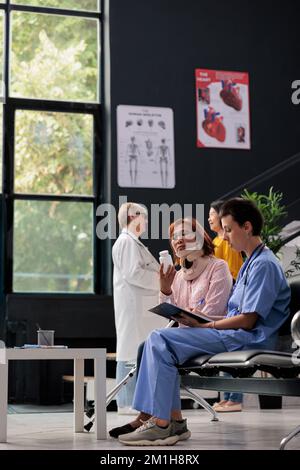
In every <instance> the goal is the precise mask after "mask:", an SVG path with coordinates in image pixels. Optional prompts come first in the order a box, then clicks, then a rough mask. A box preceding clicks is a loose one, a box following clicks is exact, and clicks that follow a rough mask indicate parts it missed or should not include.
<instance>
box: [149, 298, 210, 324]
mask: <svg viewBox="0 0 300 470" xmlns="http://www.w3.org/2000/svg"><path fill="white" fill-rule="evenodd" d="M149 312H153V313H156V314H157V315H160V316H161V317H165V318H167V319H168V320H176V321H178V322H179V323H180V319H181V318H182V317H183V316H187V317H189V318H192V319H194V320H197V321H198V322H199V323H209V322H211V321H212V320H211V319H210V318H207V317H206V316H205V315H203V314H201V313H199V314H196V313H193V312H190V311H189V310H184V309H183V308H180V307H177V306H176V305H173V304H169V303H167V302H163V303H162V304H159V305H156V307H153V308H149Z"/></svg>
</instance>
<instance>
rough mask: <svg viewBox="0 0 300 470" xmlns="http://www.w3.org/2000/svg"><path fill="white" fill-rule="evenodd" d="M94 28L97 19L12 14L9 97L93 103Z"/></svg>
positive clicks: (95, 76) (95, 97)
mask: <svg viewBox="0 0 300 470" xmlns="http://www.w3.org/2000/svg"><path fill="white" fill-rule="evenodd" d="M98 27H99V23H98V21H97V20H95V19H89V18H80V17H75V16H62V15H54V14H51V15H49V14H47V15H45V14H39V13H27V12H13V14H12V46H11V71H10V77H11V83H10V89H11V95H12V96H18V97H24V98H39V99H47V100H63V101H67V100H70V101H86V102H88V101H92V102H96V101H97V100H98V98H99V97H98V93H97V90H98V70H99V63H98V56H99V53H98V37H99V33H98Z"/></svg>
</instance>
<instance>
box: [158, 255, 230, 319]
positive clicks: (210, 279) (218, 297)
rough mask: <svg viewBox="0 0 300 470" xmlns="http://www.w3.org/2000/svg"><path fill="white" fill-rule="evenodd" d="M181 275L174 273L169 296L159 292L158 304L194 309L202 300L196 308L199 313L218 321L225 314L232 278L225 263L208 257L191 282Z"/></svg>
mask: <svg viewBox="0 0 300 470" xmlns="http://www.w3.org/2000/svg"><path fill="white" fill-rule="evenodd" d="M182 274H183V273H182V271H178V272H177V273H176V275H175V278H174V281H173V284H172V294H171V295H170V296H166V295H164V294H163V293H162V292H160V295H159V300H160V302H167V301H170V302H171V303H172V304H174V305H177V306H178V307H182V308H188V307H190V308H195V307H196V306H197V304H198V303H199V301H200V300H201V299H204V300H203V302H202V305H200V306H199V307H197V310H198V311H199V312H202V313H204V315H206V316H207V317H209V318H211V319H212V320H218V319H220V317H223V316H224V315H225V314H226V307H227V301H228V297H229V294H230V292H231V288H232V277H231V274H230V271H229V268H228V265H227V263H226V262H225V261H223V260H221V259H217V258H215V257H214V256H210V259H209V263H208V265H207V267H206V268H205V270H204V271H203V272H202V273H201V274H200V276H199V277H198V278H196V279H194V280H193V281H186V280H185V279H183V275H182ZM195 313H196V312H195Z"/></svg>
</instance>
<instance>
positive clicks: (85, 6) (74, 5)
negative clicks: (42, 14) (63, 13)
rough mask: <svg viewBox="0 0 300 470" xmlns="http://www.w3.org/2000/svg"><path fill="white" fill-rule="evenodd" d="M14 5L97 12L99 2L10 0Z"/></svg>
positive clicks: (87, 0)
mask: <svg viewBox="0 0 300 470" xmlns="http://www.w3.org/2000/svg"><path fill="white" fill-rule="evenodd" d="M11 3H15V4H16V5H32V6H36V7H55V8H66V9H69V10H86V11H99V0H59V1H57V0H11Z"/></svg>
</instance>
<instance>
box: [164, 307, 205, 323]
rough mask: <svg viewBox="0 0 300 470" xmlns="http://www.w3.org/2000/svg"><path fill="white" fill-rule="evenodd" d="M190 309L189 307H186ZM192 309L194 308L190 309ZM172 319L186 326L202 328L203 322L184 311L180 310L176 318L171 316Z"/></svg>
mask: <svg viewBox="0 0 300 470" xmlns="http://www.w3.org/2000/svg"><path fill="white" fill-rule="evenodd" d="M185 310H188V307H187V308H186V309H185ZM190 310H191V311H192V309H190ZM171 318H172V320H176V321H177V322H178V323H180V324H181V325H184V326H189V327H190V328H201V326H202V325H201V323H199V321H198V320H196V319H194V318H191V317H189V316H187V315H186V314H185V313H184V312H180V313H179V314H178V315H176V318H175V317H174V318H173V317H171Z"/></svg>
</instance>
